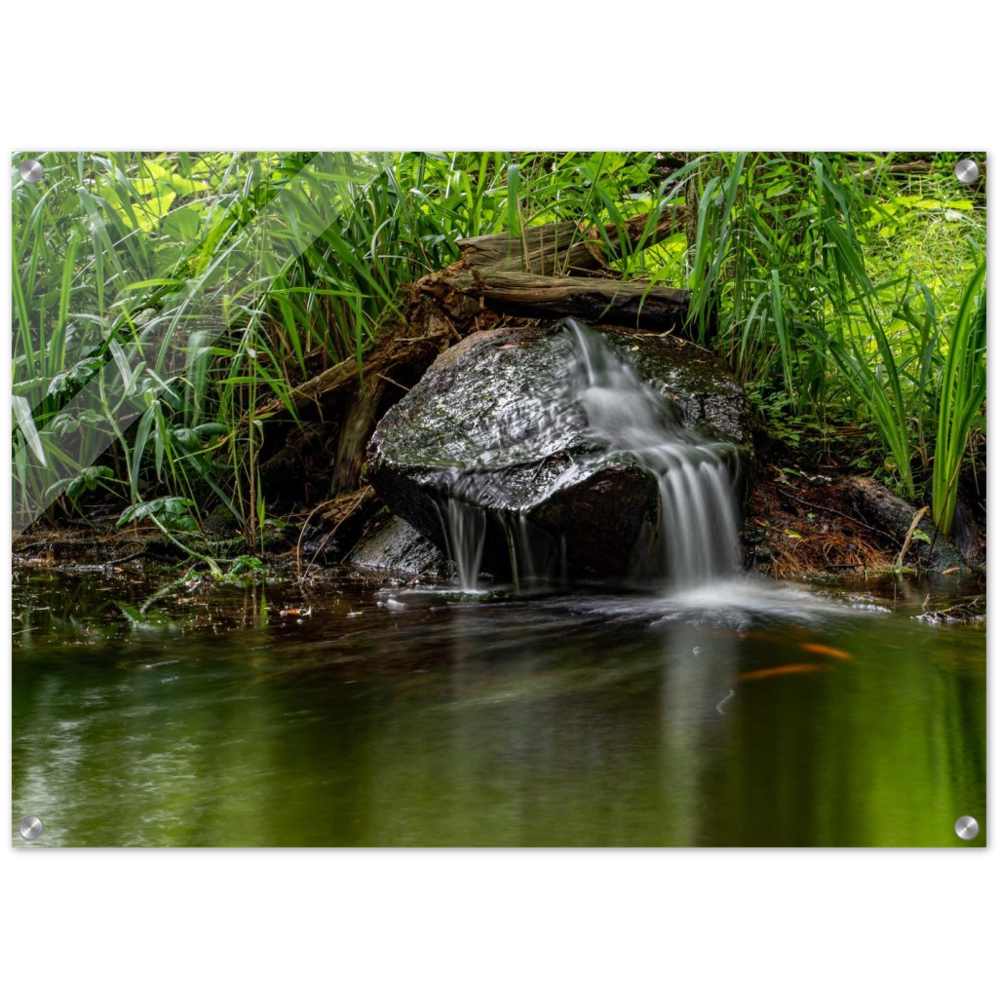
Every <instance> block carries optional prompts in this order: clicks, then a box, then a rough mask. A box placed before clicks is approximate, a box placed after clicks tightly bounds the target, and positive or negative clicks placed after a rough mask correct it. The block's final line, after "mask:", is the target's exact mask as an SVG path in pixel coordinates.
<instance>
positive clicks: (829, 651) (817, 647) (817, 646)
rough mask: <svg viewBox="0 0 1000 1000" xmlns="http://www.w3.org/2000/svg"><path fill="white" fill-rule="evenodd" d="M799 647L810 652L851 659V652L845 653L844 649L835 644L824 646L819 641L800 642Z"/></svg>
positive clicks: (840, 658)
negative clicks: (834, 646)
mask: <svg viewBox="0 0 1000 1000" xmlns="http://www.w3.org/2000/svg"><path fill="white" fill-rule="evenodd" d="M799 649H804V650H806V651H807V652H810V653H820V654H821V655H822V656H835V657H836V658H837V659H838V660H850V659H851V658H852V657H851V654H850V653H845V652H844V651H843V650H842V649H834V648H833V646H824V645H822V644H821V643H818V642H800V643H799Z"/></svg>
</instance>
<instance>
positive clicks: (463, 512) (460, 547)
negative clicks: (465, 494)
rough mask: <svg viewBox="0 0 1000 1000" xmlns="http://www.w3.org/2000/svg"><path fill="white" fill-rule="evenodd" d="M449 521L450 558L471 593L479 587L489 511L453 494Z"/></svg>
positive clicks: (463, 583) (450, 502) (459, 582)
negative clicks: (465, 501)
mask: <svg viewBox="0 0 1000 1000" xmlns="http://www.w3.org/2000/svg"><path fill="white" fill-rule="evenodd" d="M446 522H447V523H446V526H447V531H446V532H445V538H446V539H447V541H448V558H449V559H451V560H452V561H453V562H454V563H455V566H456V567H457V569H458V585H459V586H460V587H461V588H462V590H464V591H467V592H469V593H471V592H473V591H476V590H478V583H479V569H480V566H481V565H482V561H483V545H484V543H485V541H486V511H485V510H483V508H482V507H475V506H473V505H472V504H470V503H463V501H461V500H457V499H456V498H455V497H450V498H449V499H448V516H447V518H446Z"/></svg>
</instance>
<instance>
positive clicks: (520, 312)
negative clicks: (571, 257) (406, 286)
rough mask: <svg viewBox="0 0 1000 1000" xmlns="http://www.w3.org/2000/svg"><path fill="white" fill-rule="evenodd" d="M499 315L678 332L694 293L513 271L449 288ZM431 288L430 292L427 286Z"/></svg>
mask: <svg viewBox="0 0 1000 1000" xmlns="http://www.w3.org/2000/svg"><path fill="white" fill-rule="evenodd" d="M448 284H450V286H451V287H452V288H454V289H457V290H460V291H462V292H464V293H465V294H466V295H469V296H471V297H473V298H476V299H479V300H480V301H481V302H483V303H484V305H486V306H487V307H488V308H489V309H492V310H493V311H494V312H496V313H499V314H501V315H507V316H530V317H533V318H536V319H553V318H559V317H563V316H577V317H579V318H580V319H585V320H588V321H591V322H595V323H614V324H617V325H620V326H634V327H637V328H641V329H644V330H656V331H663V332H667V333H669V332H679V331H681V330H682V329H684V327H685V326H686V325H687V313H688V303H689V301H690V298H691V296H690V293H689V292H686V291H681V290H679V289H676V288H660V287H658V286H656V285H650V284H649V283H648V282H645V281H614V280H612V279H610V278H556V277H543V276H540V275H534V274H522V273H518V272H514V271H487V272H480V271H478V270H473V271H471V272H470V273H466V274H462V275H458V276H457V277H455V278H454V279H453V280H452V281H450V282H448ZM428 287H429V286H428Z"/></svg>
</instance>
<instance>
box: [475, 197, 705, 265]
mask: <svg viewBox="0 0 1000 1000" xmlns="http://www.w3.org/2000/svg"><path fill="white" fill-rule="evenodd" d="M686 218H687V210H686V209H685V208H683V207H678V208H665V209H663V210H661V212H660V213H659V214H658V216H656V217H655V221H654V220H653V218H652V217H651V216H650V214H649V213H648V212H644V213H643V214H642V215H636V216H633V217H632V218H631V219H629V220H627V221H626V222H625V224H624V225H623V226H622V227H621V229H618V228H617V227H609V228H608V230H607V237H606V239H599V238H598V235H597V231H596V230H594V229H587V228H585V227H584V226H582V225H580V224H578V223H576V222H551V223H548V224H546V225H543V226H531V227H529V228H527V229H524V230H523V231H522V233H521V235H520V236H515V235H513V234H512V233H493V234H491V235H488V236H473V237H470V238H468V239H462V240H459V241H458V246H459V249H460V250H461V251H462V262H463V263H464V264H465V265H467V266H468V267H471V268H474V269H475V270H477V271H479V272H480V273H481V274H482V273H485V272H486V271H492V270H496V271H520V272H523V273H525V274H570V275H573V274H596V273H600V272H601V271H604V270H606V269H607V266H608V260H607V258H606V256H605V254H604V252H603V250H602V247H607V248H608V249H609V250H610V251H611V254H612V257H614V258H619V257H627V256H629V255H630V254H633V253H636V252H637V251H638V250H640V249H642V248H643V247H648V246H652V245H653V244H654V243H659V242H660V241H661V240H663V239H666V237H667V236H669V235H671V234H672V233H676V232H683V231H684V226H685V220H686Z"/></svg>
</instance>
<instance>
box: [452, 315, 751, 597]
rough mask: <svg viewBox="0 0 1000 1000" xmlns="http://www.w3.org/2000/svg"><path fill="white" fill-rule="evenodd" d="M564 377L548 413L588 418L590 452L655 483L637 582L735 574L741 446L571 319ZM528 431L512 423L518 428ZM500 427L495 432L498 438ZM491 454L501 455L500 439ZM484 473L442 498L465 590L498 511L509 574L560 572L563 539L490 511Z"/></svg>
mask: <svg viewBox="0 0 1000 1000" xmlns="http://www.w3.org/2000/svg"><path fill="white" fill-rule="evenodd" d="M564 336H566V337H567V338H568V341H569V344H570V345H571V350H570V351H568V357H567V367H566V370H565V378H563V379H562V380H560V382H559V383H558V384H556V385H553V386H552V387H551V388H548V389H547V390H546V391H547V393H550V394H551V399H552V412H553V414H563V415H566V414H569V415H572V416H571V417H570V418H571V419H574V420H576V421H578V422H579V423H581V424H585V433H586V435H587V436H588V437H589V438H591V439H593V442H594V445H595V447H594V451H593V453H592V454H591V455H590V457H589V458H581V459H578V460H577V461H575V462H574V465H573V467H572V468H570V469H569V470H567V472H566V473H565V479H566V480H567V481H570V480H572V479H573V478H574V477H578V476H579V474H580V471H581V463H583V464H584V465H586V463H587V462H588V461H592V462H594V463H599V462H601V461H603V460H605V459H606V458H607V457H608V456H611V455H614V454H623V455H625V456H630V460H631V462H632V463H634V464H637V465H638V466H639V467H641V468H642V469H644V470H645V471H646V472H647V473H649V474H650V475H651V476H652V477H653V479H654V480H655V482H656V484H657V486H658V490H659V510H658V517H657V521H656V523H655V524H649V525H648V527H647V529H646V530H645V532H644V534H643V536H642V537H641V538H640V540H639V544H638V545H637V547H636V551H635V553H634V555H633V559H632V577H633V581H634V582H636V583H642V584H651V583H656V584H666V585H667V586H669V587H671V588H674V589H680V588H690V587H695V586H698V585H701V584H704V583H708V582H710V581H713V580H718V579H723V578H726V577H729V576H733V575H735V574H736V573H737V571H738V566H739V545H738V518H737V505H738V499H737V490H738V479H739V470H740V452H741V449H740V448H739V447H738V446H737V445H734V444H731V443H727V442H723V441H717V440H713V439H710V438H708V437H706V436H705V435H703V434H701V433H699V432H697V431H695V430H693V429H691V428H686V427H684V426H683V424H682V422H681V414H680V412H679V409H678V407H677V406H676V404H675V403H673V402H672V400H671V399H670V398H669V395H668V394H666V393H665V392H660V391H657V389H656V388H655V387H653V386H652V385H650V384H649V383H647V382H646V381H644V380H643V379H642V378H641V377H640V375H639V374H638V373H637V371H636V370H635V369H634V368H633V367H632V366H631V365H629V364H628V363H627V362H625V361H624V360H623V359H622V358H621V357H620V356H619V354H618V353H616V351H615V350H614V349H613V348H612V347H611V345H610V344H609V343H608V341H607V340H606V339H605V338H604V337H603V336H602V335H601V334H600V333H598V332H597V331H596V330H593V329H591V328H590V327H588V326H586V325H585V324H583V323H580V322H577V321H575V320H568V321H567V323H566V328H565V333H564ZM523 432H524V429H523V428H520V429H518V433H523ZM502 436H503V435H502V429H500V430H498V438H500V437H502ZM498 444H499V445H500V447H498V449H497V454H502V453H503V451H504V449H503V442H502V441H498ZM483 488H484V487H483V481H482V480H481V479H480V477H479V475H478V474H477V472H476V471H474V470H465V471H462V470H455V471H454V472H453V473H452V475H451V476H450V477H449V482H448V485H447V490H446V493H447V500H446V501H445V502H442V503H441V504H440V505H439V513H440V516H441V520H442V528H443V529H444V536H445V538H446V540H447V545H448V554H449V556H450V558H451V559H452V560H453V561H454V562H455V565H456V567H457V570H458V583H459V585H460V587H461V588H462V589H463V590H465V591H475V590H476V589H477V585H478V580H479V574H480V566H481V563H482V559H483V550H484V540H485V537H486V531H487V520H488V518H496V517H500V518H501V522H502V523H501V524H500V527H501V528H502V531H503V533H504V535H505V537H506V539H507V549H508V553H509V557H510V565H511V574H512V578H513V581H514V583H515V586H517V587H521V586H524V585H526V584H528V583H529V582H530V581H532V580H535V581H537V580H538V579H540V578H543V579H547V580H549V581H553V580H558V579H561V578H562V577H563V576H564V574H565V566H566V540H565V538H556V539H553V538H552V537H551V536H550V535H549V534H547V533H545V532H543V531H541V530H539V529H537V528H536V526H535V525H534V524H533V523H532V519H531V513H530V511H522V512H521V513H519V514H514V515H510V514H507V515H500V514H497V513H493V512H491V511H489V510H488V509H487V508H488V506H489V504H488V498H487V497H484V495H483V493H482V490H483Z"/></svg>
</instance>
